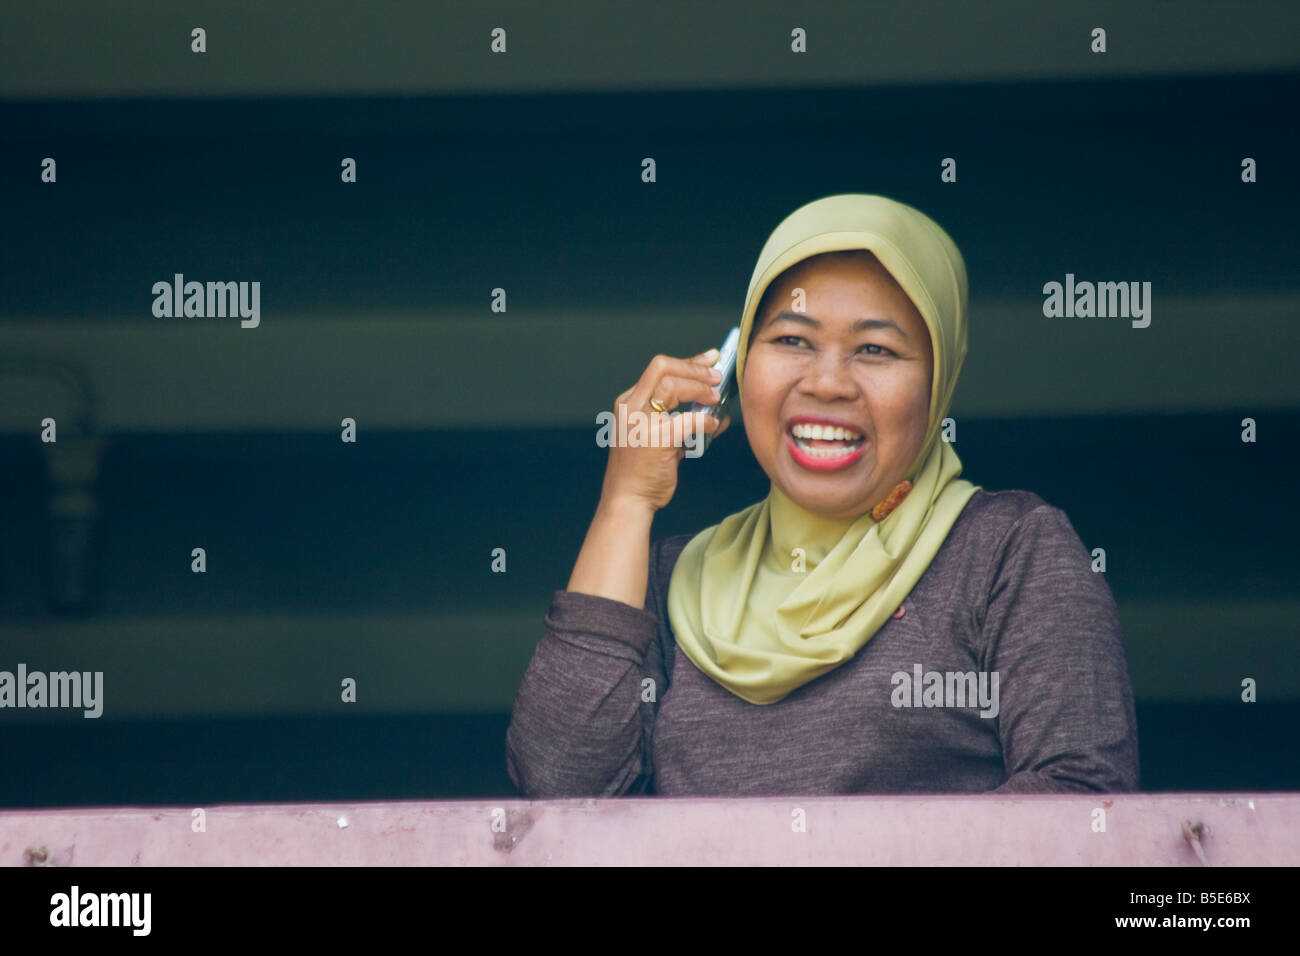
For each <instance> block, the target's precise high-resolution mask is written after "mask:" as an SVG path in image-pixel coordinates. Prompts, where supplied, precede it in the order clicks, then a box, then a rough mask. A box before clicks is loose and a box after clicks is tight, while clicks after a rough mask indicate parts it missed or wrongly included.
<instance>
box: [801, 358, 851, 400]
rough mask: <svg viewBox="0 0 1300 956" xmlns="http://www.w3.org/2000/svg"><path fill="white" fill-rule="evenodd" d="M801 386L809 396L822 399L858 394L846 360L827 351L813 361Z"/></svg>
mask: <svg viewBox="0 0 1300 956" xmlns="http://www.w3.org/2000/svg"><path fill="white" fill-rule="evenodd" d="M803 386H804V389H805V390H806V391H807V392H808V393H809V394H811V395H818V396H824V397H830V396H834V397H840V396H845V395H847V396H854V395H856V394H857V392H858V386H857V383H856V382H855V381H854V380H853V375H852V373H851V372H850V371H849V362H848V359H846V358H844V357H842V356H841V355H839V353H837V352H833V351H829V350H828V351H825V352H822V353H820V354H819V355H818V356H817V357H816V359H815V360H814V361H813V363H812V365H811V366H810V367H809V369H808V374H807V375H805V376H804V379H803Z"/></svg>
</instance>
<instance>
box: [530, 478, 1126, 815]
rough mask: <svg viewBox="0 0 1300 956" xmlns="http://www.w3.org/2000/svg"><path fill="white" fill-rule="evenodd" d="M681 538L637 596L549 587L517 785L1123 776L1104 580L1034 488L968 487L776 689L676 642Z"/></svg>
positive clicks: (773, 786) (713, 785) (832, 790)
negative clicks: (876, 613)
mask: <svg viewBox="0 0 1300 956" xmlns="http://www.w3.org/2000/svg"><path fill="white" fill-rule="evenodd" d="M691 537H692V536H691V535H677V536H675V537H670V538H664V539H661V540H658V541H655V542H654V543H653V544H652V545H651V550H650V574H649V581H648V586H647V589H646V605H645V609H644V610H643V609H640V608H634V607H632V606H631V605H629V604H624V603H623V602H621V601H614V600H611V599H609V598H603V597H598V596H596V595H591V594H581V593H576V592H570V591H556V592H555V593H554V595H553V597H552V601H551V606H550V610H549V612H548V613H547V615H546V618H545V626H546V633H545V634H544V635H543V637H542V639H541V641H540V642H539V643H538V645H537V648H536V650H535V651H534V653H533V657H532V661H531V662H530V663H529V665H528V670H527V672H526V673H525V674H524V677H523V681H522V682H521V684H520V687H519V693H518V696H517V697H516V700H515V704H514V709H513V711H512V713H511V719H510V726H509V729H508V731H507V733H506V763H507V769H508V771H509V773H510V777H511V779H512V780H513V781H514V783H515V786H516V787H517V788H518V789H519V792H520V793H521V794H523V795H524V796H527V797H532V798H546V797H563V796H615V795H620V794H663V795H672V796H686V795H729V796H743V795H771V796H776V795H798V794H846V793H979V792H986V791H993V792H999V793H1010V792H1018V793H1028V792H1071V791H1074V792H1080V791H1101V792H1107V791H1112V792H1114V791H1133V790H1136V789H1137V788H1138V748H1137V720H1136V716H1135V714H1134V709H1133V691H1132V687H1131V684H1130V681H1129V675H1128V667H1127V663H1126V659H1125V654H1124V646H1123V637H1122V634H1121V632H1120V625H1119V618H1118V614H1117V612H1116V608H1115V600H1114V597H1113V596H1112V594H1111V591H1110V587H1109V585H1108V584H1107V583H1106V581H1105V575H1104V574H1103V573H1098V572H1094V571H1093V570H1092V567H1091V564H1092V561H1091V556H1090V554H1089V553H1088V551H1087V550H1086V549H1085V548H1084V546H1083V543H1082V541H1080V539H1079V536H1078V534H1077V533H1076V532H1075V530H1074V528H1073V526H1072V525H1071V524H1070V521H1069V519H1068V518H1067V517H1066V515H1065V513H1064V512H1062V511H1061V510H1060V509H1058V508H1054V507H1052V506H1051V505H1048V504H1046V503H1045V502H1044V501H1043V499H1042V498H1040V497H1039V496H1038V495H1036V494H1033V493H1032V492H1027V491H999V492H988V491H983V490H981V491H977V492H976V493H975V495H974V497H972V498H971V500H970V501H969V502H968V503H967V505H966V507H965V509H964V510H963V511H962V514H961V515H960V516H959V517H958V519H957V522H956V523H955V524H954V525H953V527H952V529H951V531H950V532H949V533H948V537H947V539H946V540H945V541H944V544H943V547H942V548H941V549H940V551H939V553H938V554H937V555H936V556H935V558H934V561H933V562H931V564H930V567H929V568H927V569H926V571H925V573H924V574H923V575H922V576H921V579H920V580H919V581H918V582H917V584H916V586H915V587H914V588H913V589H912V592H911V593H910V594H909V595H908V596H907V598H906V599H905V600H904V601H903V605H902V616H901V617H894V618H890V619H889V620H887V621H886V623H885V624H884V625H883V626H882V627H881V629H880V630H879V631H878V632H877V633H876V634H875V636H873V637H872V638H871V640H870V641H868V642H867V643H866V645H865V646H864V647H863V648H862V649H861V650H860V651H858V653H857V654H856V655H855V656H854V657H853V658H852V659H851V660H849V661H847V662H846V663H844V664H841V665H840V666H839V667H837V668H836V669H835V670H833V671H831V672H829V673H827V674H824V675H822V676H821V677H819V678H817V679H816V680H814V681H811V682H810V683H808V684H805V685H803V686H802V687H800V688H798V689H797V690H795V691H794V692H793V693H791V694H790V695H789V696H787V697H786V698H784V699H783V700H781V701H778V702H777V703H775V704H766V705H757V704H750V703H748V702H746V701H744V700H741V699H740V698H739V697H736V696H735V695H734V694H732V693H731V692H730V691H728V690H727V689H726V688H724V687H722V686H720V685H719V684H717V683H716V682H715V681H714V680H712V679H711V678H710V677H708V676H707V675H706V674H704V673H703V672H701V671H700V670H699V669H698V668H697V667H696V666H695V665H694V663H692V662H691V660H690V658H689V657H687V656H686V655H685V654H684V653H681V652H680V651H679V650H678V648H677V646H676V642H675V640H674V638H673V634H672V630H671V628H670V625H669V620H668V612H667V607H666V600H667V594H668V582H669V577H670V575H671V573H672V569H673V565H674V564H675V563H676V561H677V556H678V555H679V554H680V553H681V550H682V548H683V547H684V546H685V545H686V542H687V541H689V540H690V539H691ZM931 672H934V673H935V674H938V675H942V677H935V676H929V675H931ZM995 674H996V676H997V683H996V688H997V693H996V696H995V695H994V694H993V688H994V686H995V685H994V682H993V675H995ZM961 675H969V676H968V677H965V678H963V677H962V676H961ZM971 679H974V680H975V681H976V682H977V683H976V684H975V685H972V684H971V683H970V680H971ZM981 679H983V681H984V683H983V689H984V690H985V695H984V697H983V698H982V699H981V698H980V697H979V693H978V691H977V690H976V692H974V693H971V694H970V695H969V697H967V696H966V695H965V694H962V693H960V692H962V691H967V690H971V689H972V688H973V687H974V688H978V686H979V685H978V681H979V680H981ZM940 681H942V685H941V686H940V683H939V682H940ZM904 685H907V686H906V687H905V686H904ZM918 689H919V690H921V693H915V691H916V690H918ZM963 697H964V698H965V699H964V700H963ZM994 705H996V706H994ZM981 714H988V715H989V716H981Z"/></svg>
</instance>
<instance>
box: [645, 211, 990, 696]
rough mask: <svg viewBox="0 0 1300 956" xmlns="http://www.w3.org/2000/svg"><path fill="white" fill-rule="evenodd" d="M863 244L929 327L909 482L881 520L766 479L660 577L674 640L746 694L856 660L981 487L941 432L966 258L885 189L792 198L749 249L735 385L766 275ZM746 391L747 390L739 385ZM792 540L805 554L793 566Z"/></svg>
mask: <svg viewBox="0 0 1300 956" xmlns="http://www.w3.org/2000/svg"><path fill="white" fill-rule="evenodd" d="M844 249H868V250H870V251H871V252H872V253H874V254H875V256H876V258H877V259H879V260H880V263H881V264H882V265H883V266H884V267H885V269H887V270H888V271H889V273H890V274H891V275H892V276H893V277H894V279H895V280H897V282H898V283H899V285H900V286H902V288H903V291H904V292H906V293H907V295H908V297H909V298H910V299H911V300H912V302H913V303H914V304H915V305H916V307H917V309H918V310H919V311H920V313H921V316H922V317H923V318H924V319H925V324H926V326H927V327H928V328H929V330H930V344H931V346H932V348H933V351H934V381H933V383H932V385H931V391H930V419H929V427H928V429H927V431H926V437H925V442H924V445H923V446H922V449H921V452H920V453H919V454H918V455H917V458H916V461H915V462H913V464H912V467H911V468H910V469H909V470H908V473H907V478H908V480H910V481H911V482H912V489H911V491H910V493H908V494H907V496H906V497H905V498H904V499H903V501H902V504H900V505H898V506H897V507H896V508H894V509H893V510H892V511H890V512H889V513H888V514H887V515H885V516H884V517H883V518H882V519H881V520H880V521H877V520H876V519H875V518H874V517H872V514H871V512H867V513H866V514H863V515H861V516H859V517H857V518H849V519H832V518H826V517H822V516H820V515H817V514H814V513H812V512H810V511H808V510H806V509H805V508H803V507H801V506H800V505H798V504H796V503H795V502H794V501H793V500H792V499H791V498H790V497H789V496H788V495H786V494H785V493H784V492H782V491H781V489H780V488H778V487H777V486H776V484H775V483H773V484H772V486H771V490H770V492H769V493H768V496H767V497H766V498H765V499H763V500H762V501H760V502H757V503H755V504H753V505H750V506H749V507H748V508H745V509H744V510H743V511H739V512H737V513H736V514H733V515H730V516H728V517H726V518H724V519H723V520H722V521H721V522H720V523H719V524H716V525H714V526H713V527H711V528H706V529H705V530H704V531H701V532H700V533H699V534H697V535H696V536H695V537H694V538H692V539H691V540H690V542H688V543H687V545H686V547H685V548H684V549H683V551H682V553H681V555H680V557H679V558H678V559H677V564H676V566H675V567H674V568H673V573H672V578H671V580H670V581H669V586H668V618H669V621H670V623H671V625H672V629H673V633H674V636H675V637H676V640H677V646H678V647H680V648H681V650H682V651H683V653H685V654H686V655H687V657H689V658H690V659H691V660H692V661H693V662H694V663H695V666H696V667H698V668H699V669H700V670H701V671H703V672H704V673H706V674H708V675H709V676H710V677H712V678H713V679H714V680H715V681H717V682H718V683H719V684H721V685H722V686H723V687H725V688H727V690H729V691H731V692H732V693H733V694H735V695H736V696H737V697H740V698H742V699H743V700H746V701H749V702H750V703H751V704H772V703H776V702H777V701H779V700H781V699H782V698H784V697H786V696H787V695H788V694H790V693H791V692H792V691H794V690H797V689H798V688H799V687H802V686H803V685H804V684H806V683H808V682H809V681H812V680H815V679H816V678H818V677H820V676H821V675H823V674H825V673H827V672H828V671H831V670H833V669H834V668H836V667H838V666H839V665H840V664H843V663H845V662H846V661H848V660H850V659H852V657H853V655H854V654H856V653H857V652H858V651H859V650H861V649H862V647H863V645H865V644H866V643H867V641H869V640H870V639H871V638H872V637H873V636H874V635H875V634H876V632H877V631H878V630H879V629H880V627H881V625H882V624H884V623H885V621H886V620H887V619H888V618H889V617H891V616H892V615H893V614H894V612H895V611H896V610H897V608H898V607H899V606H900V605H901V604H902V602H903V599H904V598H905V597H906V596H907V595H908V594H909V593H910V592H911V590H912V588H913V586H915V584H916V582H917V581H918V580H919V579H920V577H921V575H922V574H923V573H924V572H925V569H926V568H927V567H929V566H930V562H931V561H932V560H934V556H935V555H936V554H937V553H938V551H939V548H940V547H941V546H942V545H943V542H944V539H945V538H946V537H947V535H948V531H949V530H950V529H951V528H952V526H953V524H954V523H955V522H956V520H957V518H958V516H959V515H960V514H961V511H962V509H963V508H964V507H965V506H966V502H967V501H969V500H970V498H971V496H972V495H974V494H975V492H976V491H977V490H979V489H978V486H976V485H973V484H971V483H970V482H968V481H964V480H961V479H959V478H958V475H960V474H961V461H960V460H959V459H958V458H957V453H956V452H955V451H953V449H952V445H950V444H949V443H948V442H945V441H941V440H940V434H939V433H940V430H941V428H942V423H943V419H944V418H945V417H946V416H947V414H948V409H949V407H950V406H951V405H952V396H953V391H954V390H955V388H956V386H957V376H958V374H959V373H960V371H961V366H962V362H963V361H964V360H965V358H966V303H967V285H966V264H965V262H964V261H963V259H962V255H961V252H960V251H959V250H958V249H957V246H956V244H955V243H954V242H953V241H952V239H951V238H950V237H949V236H948V234H947V233H946V232H944V231H943V229H942V228H940V227H939V225H938V224H937V223H935V222H934V221H933V220H932V219H930V218H929V217H928V216H926V215H925V214H924V213H922V212H920V211H919V210H916V209H913V208H912V207H911V206H907V205H905V204H903V203H900V202H896V201H895V200H892V199H887V198H885V197H884V196H871V195H862V194H856V193H855V194H845V195H838V196H827V197H824V198H822V199H818V200H815V201H814V202H810V203H808V204H807V205H805V206H802V207H800V208H799V209H796V210H795V211H794V212H793V213H791V214H790V215H789V216H787V217H786V218H785V219H784V220H783V221H782V222H781V223H780V225H778V226H777V227H776V230H775V231H774V232H773V233H772V235H771V236H770V237H769V238H768V240H767V243H766V244H765V245H764V246H763V250H762V252H761V253H760V255H759V257H758V264H757V266H755V268H754V274H753V277H752V278H751V279H750V280H749V292H748V293H747V295H746V297H745V311H744V315H743V317H742V319H741V323H740V350H739V356H738V358H737V362H736V383H737V386H738V389H741V390H743V387H744V378H743V376H744V368H745V357H746V353H747V351H748V345H749V338H750V330H751V329H752V327H753V323H754V314H755V312H756V311H757V309H758V304H759V301H760V300H761V299H762V297H763V293H764V292H765V291H766V289H767V287H768V285H769V284H770V283H771V282H772V281H773V280H774V279H775V278H776V277H777V276H779V275H780V274H781V273H782V272H784V271H785V270H786V269H788V268H789V267H790V266H792V265H794V264H795V263H797V262H800V261H801V260H803V259H807V258H809V257H810V256H815V255H818V254H820V253H823V252H833V251H838V250H844ZM742 394H743V392H742ZM795 548H801V549H803V551H804V558H803V568H802V570H796V569H795V568H794V562H793V559H792V552H793V550H794V549H795Z"/></svg>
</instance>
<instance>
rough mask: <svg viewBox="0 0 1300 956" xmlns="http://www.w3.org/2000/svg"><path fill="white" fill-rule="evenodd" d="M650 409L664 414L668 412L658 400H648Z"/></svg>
mask: <svg viewBox="0 0 1300 956" xmlns="http://www.w3.org/2000/svg"><path fill="white" fill-rule="evenodd" d="M650 407H651V408H653V409H654V410H655V411H656V412H666V411H668V408H667V406H666V405H664V403H663V402H661V401H659V399H657V398H652V399H650Z"/></svg>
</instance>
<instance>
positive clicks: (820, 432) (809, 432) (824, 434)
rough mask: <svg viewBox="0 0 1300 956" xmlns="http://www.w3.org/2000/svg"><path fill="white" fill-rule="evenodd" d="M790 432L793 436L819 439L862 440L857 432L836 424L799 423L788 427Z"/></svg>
mask: <svg viewBox="0 0 1300 956" xmlns="http://www.w3.org/2000/svg"><path fill="white" fill-rule="evenodd" d="M790 434H792V435H794V437H795V438H810V439H820V440H822V441H861V440H862V436H861V435H859V434H858V433H857V432H852V431H849V430H848V429H846V428H840V427H839V426H838V425H807V424H803V423H800V424H797V425H792V426H791V427H790Z"/></svg>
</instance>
